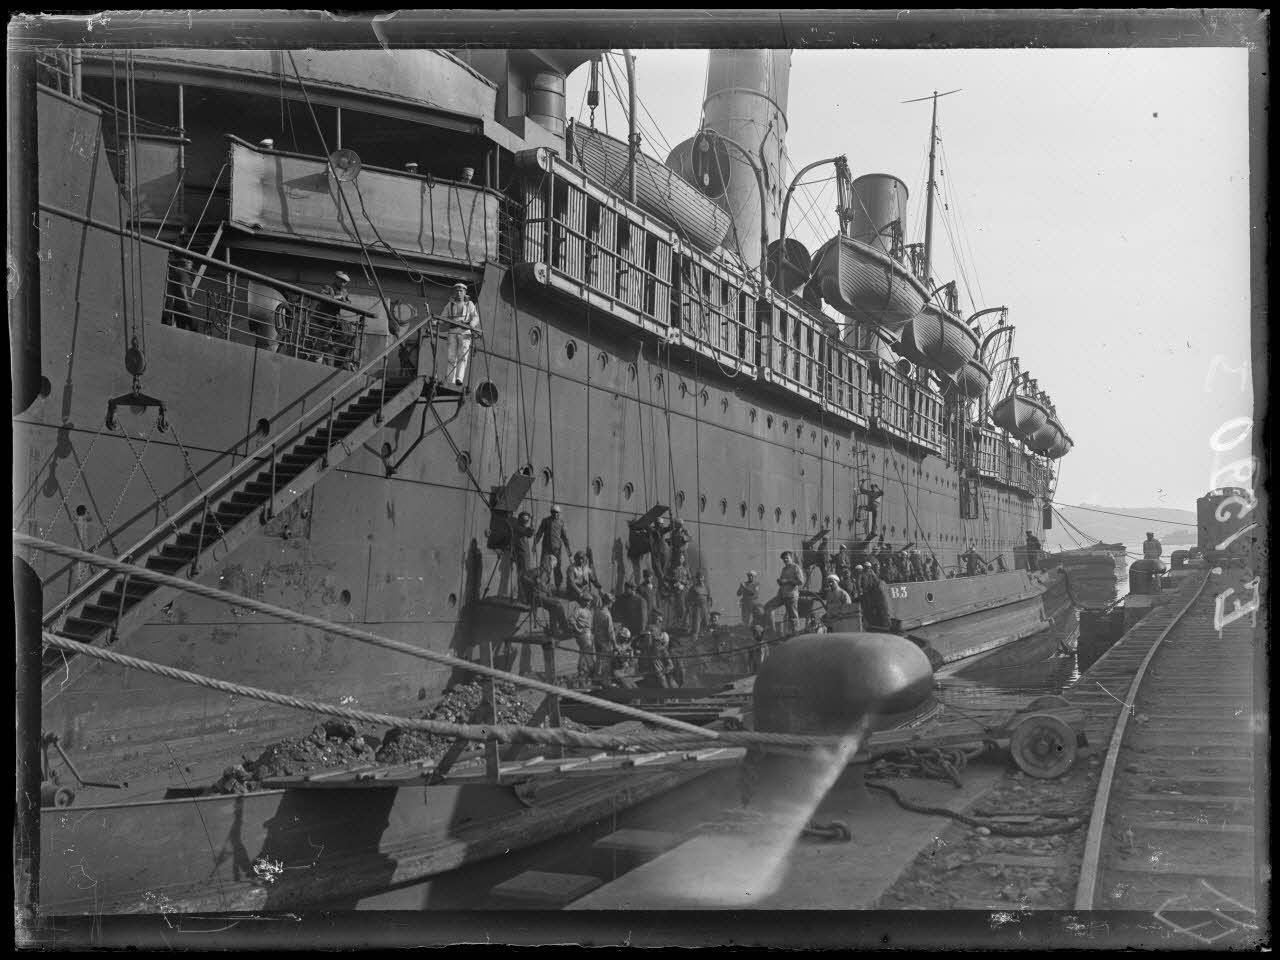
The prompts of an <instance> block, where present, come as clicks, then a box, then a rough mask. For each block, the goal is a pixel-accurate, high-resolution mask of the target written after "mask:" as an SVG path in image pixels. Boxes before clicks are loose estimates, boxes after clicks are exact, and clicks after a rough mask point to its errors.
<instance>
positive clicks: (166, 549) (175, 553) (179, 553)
mask: <svg viewBox="0 0 1280 960" xmlns="http://www.w3.org/2000/svg"><path fill="white" fill-rule="evenodd" d="M196 553H197V551H196V548H195V545H194V544H192V545H191V546H189V547H187V546H183V545H182V544H180V543H176V542H175V543H167V544H165V545H164V546H163V547H161V548H160V556H161V557H162V558H163V559H165V560H181V561H182V562H183V563H190V562H191V561H192V560H194V559H195V558H196Z"/></svg>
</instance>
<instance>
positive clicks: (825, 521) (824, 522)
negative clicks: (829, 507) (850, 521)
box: [822, 517, 831, 529]
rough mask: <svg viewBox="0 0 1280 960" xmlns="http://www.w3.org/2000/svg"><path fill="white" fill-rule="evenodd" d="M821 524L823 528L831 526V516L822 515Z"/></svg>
mask: <svg viewBox="0 0 1280 960" xmlns="http://www.w3.org/2000/svg"><path fill="white" fill-rule="evenodd" d="M822 526H823V528H824V529H825V528H828V527H830V526H831V518H830V517H823V518H822Z"/></svg>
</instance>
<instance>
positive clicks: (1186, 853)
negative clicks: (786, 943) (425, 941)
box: [494, 567, 1269, 943]
mask: <svg viewBox="0 0 1280 960" xmlns="http://www.w3.org/2000/svg"><path fill="white" fill-rule="evenodd" d="M1251 583H1252V581H1250V580H1249V577H1248V576H1247V575H1246V574H1245V573H1243V572H1241V571H1239V570H1235V569H1228V570H1226V571H1222V570H1211V569H1207V568H1204V567H1200V568H1192V569H1186V570H1181V571H1177V572H1176V573H1175V575H1174V578H1173V580H1172V585H1171V586H1169V587H1167V588H1166V589H1165V590H1163V591H1162V592H1161V595H1160V597H1159V600H1158V602H1156V603H1155V604H1153V606H1152V610H1151V612H1150V613H1148V614H1147V615H1146V616H1145V617H1144V618H1143V619H1142V620H1141V621H1139V622H1138V623H1137V624H1135V625H1134V626H1133V627H1132V628H1131V629H1129V630H1128V631H1127V632H1126V633H1125V635H1124V636H1123V637H1122V638H1121V639H1120V640H1119V641H1118V642H1117V643H1116V644H1115V645H1114V646H1113V647H1112V648H1111V649H1110V650H1109V651H1108V652H1107V653H1106V654H1105V655H1104V656H1102V657H1101V658H1100V659H1099V660H1098V661H1097V662H1096V663H1095V664H1093V665H1092V666H1091V667H1090V668H1089V669H1088V670H1087V671H1086V672H1084V673H1083V674H1082V675H1080V677H1079V678H1078V679H1077V680H1076V681H1075V682H1074V683H1072V684H1071V685H1070V686H1069V687H1067V688H1066V689H1064V690H1063V691H1062V696H1063V697H1064V698H1065V699H1066V700H1067V701H1069V703H1070V705H1071V707H1072V708H1073V710H1072V716H1073V719H1075V718H1076V717H1079V716H1083V718H1084V719H1083V723H1082V725H1081V726H1080V728H1079V729H1077V730H1076V732H1077V733H1078V734H1082V737H1081V738H1080V739H1081V741H1087V742H1082V743H1081V745H1080V747H1079V750H1078V754H1077V757H1076V762H1075V764H1074V765H1073V767H1072V769H1071V770H1070V771H1068V772H1067V773H1066V774H1065V775H1063V776H1061V777H1059V778H1056V779H1038V778H1035V777H1032V776H1029V775H1028V774H1026V773H1024V772H1020V771H1018V770H1017V768H1016V767H1015V765H1014V764H1012V763H1009V762H1008V758H1004V759H1003V761H1002V762H997V763H993V762H990V761H989V760H986V759H984V760H978V761H976V762H974V763H973V764H970V765H969V767H968V769H966V770H965V771H964V777H963V779H964V786H963V788H961V789H957V788H956V787H955V786H953V785H952V784H949V783H943V782H939V781H937V780H933V781H929V780H915V779H908V780H901V781H895V782H894V788H895V789H896V790H898V791H899V792H900V793H901V794H903V795H905V797H907V798H909V799H910V800H912V801H914V803H915V804H917V805H920V806H922V808H923V807H929V808H931V809H936V810H938V813H935V814H933V815H926V814H920V813H905V812H904V811H903V810H902V809H900V808H899V807H898V806H896V805H895V804H894V803H893V802H892V801H891V800H890V799H889V798H887V797H885V796H884V795H883V794H881V793H879V792H873V793H871V794H870V797H869V799H868V797H867V795H866V794H865V792H864V793H863V794H862V795H861V796H860V795H859V790H858V786H859V784H858V775H856V774H846V775H845V776H842V777H840V778H839V779H838V780H837V781H836V783H835V785H834V786H833V787H832V788H831V790H830V792H829V793H828V794H827V796H826V797H825V798H824V799H823V801H822V802H821V803H820V804H819V805H818V807H817V809H816V810H815V811H814V817H813V819H814V821H824V820H825V821H831V820H833V819H836V818H839V819H840V820H841V821H842V822H843V823H844V824H846V825H847V826H848V829H849V833H850V838H849V841H848V842H844V843H842V842H835V840H836V838H834V837H833V838H832V840H830V841H827V842H823V841H822V840H821V839H820V838H815V837H812V836H810V837H801V838H798V839H797V841H796V842H795V843H794V845H793V846H792V847H791V849H790V851H789V857H790V860H791V863H790V866H789V867H787V868H785V869H784V878H783V880H782V882H781V883H780V884H779V885H778V886H777V887H775V888H773V889H772V890H767V891H764V892H763V893H762V895H761V896H760V897H759V898H758V900H757V901H754V902H752V901H750V898H748V899H747V900H746V901H744V902H742V903H740V904H738V905H739V906H749V907H756V908H765V909H787V908H788V907H800V906H802V905H803V906H805V907H808V908H814V907H818V908H825V909H866V908H873V909H902V908H904V907H913V908H917V909H920V908H923V909H952V910H956V909H959V910H985V911H988V912H995V911H1009V910H1011V909H1012V910H1036V909H1062V910H1072V909H1074V910H1140V911H1144V912H1152V913H1155V914H1156V916H1157V919H1160V918H1161V917H1164V918H1165V920H1164V922H1165V925H1166V926H1168V927H1169V930H1170V931H1171V935H1180V936H1184V937H1187V938H1190V939H1189V940H1188V941H1187V942H1188V943H1191V942H1201V943H1210V942H1217V940H1218V939H1219V938H1221V937H1224V936H1231V935H1234V936H1236V937H1248V936H1249V935H1250V934H1251V933H1255V932H1256V931H1257V930H1258V925H1257V922H1256V913H1255V912H1256V911H1257V910H1258V909H1259V907H1260V902H1259V897H1258V891H1259V890H1261V889H1263V886H1262V885H1263V884H1265V883H1266V882H1267V880H1268V878H1269V864H1268V863H1267V862H1266V859H1265V855H1263V854H1260V853H1259V851H1264V850H1265V846H1264V841H1265V839H1266V830H1265V826H1264V824H1265V815H1264V813H1263V811H1265V810H1266V809H1267V805H1266V798H1265V796H1262V794H1263V793H1265V789H1266V787H1265V780H1263V779H1261V778H1260V777H1259V776H1258V774H1257V762H1258V758H1259V753H1258V751H1257V744H1258V740H1259V737H1260V736H1261V735H1262V733H1263V732H1264V730H1265V723H1264V721H1263V719H1262V718H1263V716H1264V714H1263V713H1262V712H1260V711H1263V710H1265V700H1264V699H1260V698H1259V692H1258V690H1257V689H1256V688H1257V684H1258V682H1260V681H1259V678H1260V677H1261V676H1263V675H1264V674H1263V673H1262V672H1261V671H1259V670H1258V669H1257V668H1256V661H1257V660H1258V657H1259V653H1258V647H1257V643H1258V640H1257V639H1256V638H1259V637H1262V636H1264V635H1265V633H1264V630H1265V625H1264V624H1262V623H1258V624H1257V626H1256V627H1255V621H1254V615H1251V614H1246V615H1244V616H1242V617H1239V618H1237V619H1235V620H1234V621H1232V622H1229V623H1223V624H1222V628H1221V630H1219V629H1217V628H1216V627H1215V610H1220V609H1221V608H1222V606H1223V605H1224V604H1223V601H1222V599H1220V598H1223V597H1226V602H1225V607H1226V609H1227V610H1228V611H1230V610H1232V609H1233V608H1234V606H1233V602H1232V600H1231V597H1233V596H1234V597H1235V598H1236V602H1242V601H1241V598H1243V597H1247V596H1248V595H1249V590H1250V589H1251V587H1250V584H1251ZM1258 615H1259V616H1260V611H1259V613H1258ZM1074 726H1075V724H1074V723H1073V727H1074ZM736 786H737V778H736V777H734V775H733V772H732V771H727V770H726V771H722V772H721V773H720V774H717V775H714V776H712V777H710V778H705V779H703V780H702V781H700V782H699V783H698V784H697V785H696V786H690V787H688V788H685V790H684V791H683V795H682V796H677V795H676V794H672V795H669V796H666V797H663V798H661V799H660V800H657V801H654V802H653V803H652V804H650V805H648V807H647V808H645V807H641V808H637V809H636V810H635V811H632V812H631V813H629V814H628V815H625V816H623V817H620V818H616V820H615V821H614V822H613V823H611V824H608V825H603V826H602V827H601V830H600V831H598V832H597V833H598V835H593V836H592V838H590V841H589V843H588V844H587V845H588V846H589V847H590V854H589V855H587V856H584V857H583V856H580V857H577V858H576V859H575V860H574V861H573V863H572V864H571V863H570V862H569V859H567V858H565V857H563V856H562V857H560V862H559V865H558V866H557V867H552V868H549V867H547V866H545V865H539V864H538V863H537V862H536V861H535V860H530V861H529V863H527V864H525V865H524V866H523V867H522V868H521V869H523V870H525V871H527V873H528V875H527V876H525V877H524V879H523V880H522V879H520V876H521V875H520V874H516V875H514V876H511V877H507V878H505V879H504V880H502V881H501V882H495V889H494V896H495V903H494V905H495V906H497V905H500V904H502V903H510V902H511V900H510V898H511V897H512V896H513V895H514V896H516V897H521V896H523V897H524V898H525V899H523V900H522V901H521V902H522V903H523V904H527V905H530V906H532V905H533V904H534V902H535V901H536V902H537V903H538V905H539V906H542V907H544V908H552V909H570V910H588V911H594V910H636V909H640V910H655V909H667V910H670V909H682V908H685V909H687V908H697V907H700V906H701V907H703V908H705V907H706V906H707V904H699V903H694V902H690V901H688V900H687V899H685V898H682V895H681V893H680V889H681V885H682V883H683V885H684V886H686V887H687V888H688V889H698V890H703V891H705V890H706V889H709V888H711V887H714V886H716V884H715V883H713V882H712V881H713V880H716V878H717V877H718V878H721V879H723V877H724V875H725V874H726V872H728V873H732V872H733V869H734V868H733V864H734V863H739V862H740V863H739V866H742V865H744V864H746V863H747V861H749V860H751V859H752V858H751V856H750V851H751V848H752V847H753V846H754V845H757V844H758V843H759V835H758V834H755V835H753V833H752V828H751V824H749V823H748V822H747V821H749V820H750V818H751V817H750V811H749V810H743V809H742V808H741V807H739V806H738V804H737V803H736V802H735V801H736V798H735V796H734V795H733V792H734V789H735V788H736ZM735 807H736V808H737V809H736V810H735ZM941 808H945V809H946V810H949V811H951V813H953V814H960V815H967V816H968V817H970V818H971V819H975V820H980V821H982V822H984V823H989V824H1004V825H1009V824H1014V825H1019V824H1021V825H1026V824H1030V823H1031V822H1033V821H1035V822H1040V823H1043V822H1044V820H1043V819H1042V816H1041V815H1048V816H1053V815H1055V814H1056V815H1058V816H1065V814H1066V813H1068V812H1071V813H1074V814H1076V815H1079V816H1080V818H1081V819H1083V820H1085V821H1087V823H1086V826H1085V827H1081V828H1080V829H1075V830H1063V831H1059V832H1054V831H1052V830H1051V829H1050V830H1047V831H1046V832H1045V833H1044V834H1043V835H1039V836H1002V835H999V834H1000V833H1001V831H1000V830H998V829H997V830H995V831H989V832H984V831H983V830H982V829H974V828H973V826H972V825H971V824H970V825H966V824H964V823H962V822H958V821H957V820H956V819H952V818H949V817H948V816H946V815H945V814H943V813H942V809H941ZM686 820H688V821H689V822H685V821H686ZM694 820H697V821H699V822H698V823H697V824H695V823H693V821H694ZM739 821H741V822H739ZM1010 832H1013V831H1010ZM624 841H626V842H624ZM584 842H586V841H584ZM624 847H625V848H626V850H625V854H626V855H625V856H622V855H619V854H618V853H616V852H613V853H610V854H609V855H607V856H605V855H604V852H606V851H616V850H618V849H622V848H624ZM561 853H563V851H561ZM548 869H551V871H552V872H555V873H561V872H563V873H564V874H565V876H556V877H554V878H553V879H554V880H555V882H554V883H551V882H549V881H547V878H545V877H539V875H538V871H539V870H548ZM815 876H821V877H822V878H824V879H823V881H822V883H821V889H815V885H814V884H812V883H803V882H800V881H803V880H804V878H809V877H815ZM797 884H798V885H797ZM530 886H532V887H533V888H536V889H540V890H542V891H543V892H540V893H537V894H536V895H534V894H530V893H528V892H524V891H525V888H526V887H530ZM1186 911H1213V912H1212V913H1198V914H1195V916H1194V919H1187V917H1188V914H1186V913H1185V912H1186ZM1206 918H1208V919H1206Z"/></svg>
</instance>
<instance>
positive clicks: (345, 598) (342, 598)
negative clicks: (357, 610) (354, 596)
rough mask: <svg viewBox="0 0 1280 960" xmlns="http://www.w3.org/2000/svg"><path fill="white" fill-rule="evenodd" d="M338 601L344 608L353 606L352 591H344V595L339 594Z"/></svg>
mask: <svg viewBox="0 0 1280 960" xmlns="http://www.w3.org/2000/svg"><path fill="white" fill-rule="evenodd" d="M338 600H339V602H341V604H342V605H343V606H344V607H349V606H351V591H350V590H343V591H342V593H340V594H338Z"/></svg>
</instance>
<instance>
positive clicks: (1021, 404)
mask: <svg viewBox="0 0 1280 960" xmlns="http://www.w3.org/2000/svg"><path fill="white" fill-rule="evenodd" d="M991 421H992V422H993V423H994V424H995V425H996V426H997V427H1000V428H1001V429H1002V430H1008V431H1009V432H1010V433H1011V434H1013V435H1014V436H1015V437H1017V438H1018V439H1019V440H1027V439H1029V438H1030V437H1031V436H1032V435H1033V434H1034V433H1035V432H1036V431H1037V430H1040V429H1041V428H1042V427H1043V426H1044V425H1045V424H1047V423H1048V422H1049V411H1048V410H1047V409H1045V406H1044V404H1042V403H1040V402H1039V401H1038V400H1033V399H1031V398H1030V397H1024V396H1022V395H1021V394H1018V393H1011V394H1009V395H1008V396H1006V397H1005V398H1004V399H1003V400H1001V401H1000V402H999V403H997V404H996V405H995V406H994V407H992V408H991Z"/></svg>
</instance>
